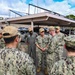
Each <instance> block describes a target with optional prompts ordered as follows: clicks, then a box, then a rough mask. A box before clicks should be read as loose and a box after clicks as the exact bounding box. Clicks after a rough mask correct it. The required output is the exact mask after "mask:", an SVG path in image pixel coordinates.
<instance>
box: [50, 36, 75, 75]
mask: <svg viewBox="0 0 75 75" xmlns="http://www.w3.org/2000/svg"><path fill="white" fill-rule="evenodd" d="M64 40H65V45H66V50H67V52H68V53H67V54H68V56H67V58H65V59H61V60H60V61H58V62H56V63H55V64H54V66H53V68H52V70H51V75H75V35H70V36H68V37H66V38H65V39H64Z"/></svg>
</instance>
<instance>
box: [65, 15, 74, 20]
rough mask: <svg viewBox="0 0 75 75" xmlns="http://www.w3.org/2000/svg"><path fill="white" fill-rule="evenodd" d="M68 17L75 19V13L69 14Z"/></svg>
mask: <svg viewBox="0 0 75 75" xmlns="http://www.w3.org/2000/svg"><path fill="white" fill-rule="evenodd" d="M66 18H69V19H73V20H75V15H73V14H70V15H67V16H66Z"/></svg>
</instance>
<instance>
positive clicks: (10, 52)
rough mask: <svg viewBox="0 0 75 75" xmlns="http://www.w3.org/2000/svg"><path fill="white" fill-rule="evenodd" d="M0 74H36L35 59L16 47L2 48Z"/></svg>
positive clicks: (0, 51)
mask: <svg viewBox="0 0 75 75" xmlns="http://www.w3.org/2000/svg"><path fill="white" fill-rule="evenodd" d="M0 75H36V71H35V66H34V65H33V60H32V59H31V58H30V57H29V56H28V55H27V54H26V53H24V52H22V51H18V49H16V48H6V47H5V48H3V49H1V50H0Z"/></svg>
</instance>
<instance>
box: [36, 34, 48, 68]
mask: <svg viewBox="0 0 75 75" xmlns="http://www.w3.org/2000/svg"><path fill="white" fill-rule="evenodd" d="M36 43H37V44H38V45H39V46H40V47H42V48H45V47H46V46H47V45H48V43H49V38H48V36H47V35H44V37H43V38H42V37H41V36H40V35H39V36H37V38H36ZM36 51H37V52H36V53H37V56H38V67H41V68H42V69H45V68H47V62H46V55H47V50H46V51H44V52H43V51H41V50H40V49H39V48H37V49H36Z"/></svg>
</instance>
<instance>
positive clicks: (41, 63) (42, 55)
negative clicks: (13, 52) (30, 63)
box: [37, 51, 47, 72]
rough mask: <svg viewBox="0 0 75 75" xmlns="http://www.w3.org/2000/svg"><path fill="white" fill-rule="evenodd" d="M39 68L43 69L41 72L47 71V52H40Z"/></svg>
mask: <svg viewBox="0 0 75 75" xmlns="http://www.w3.org/2000/svg"><path fill="white" fill-rule="evenodd" d="M37 54H38V55H37V56H38V66H37V67H38V68H41V71H43V72H45V69H46V68H47V61H46V56H47V53H46V52H40V51H39V52H38V53H37Z"/></svg>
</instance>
